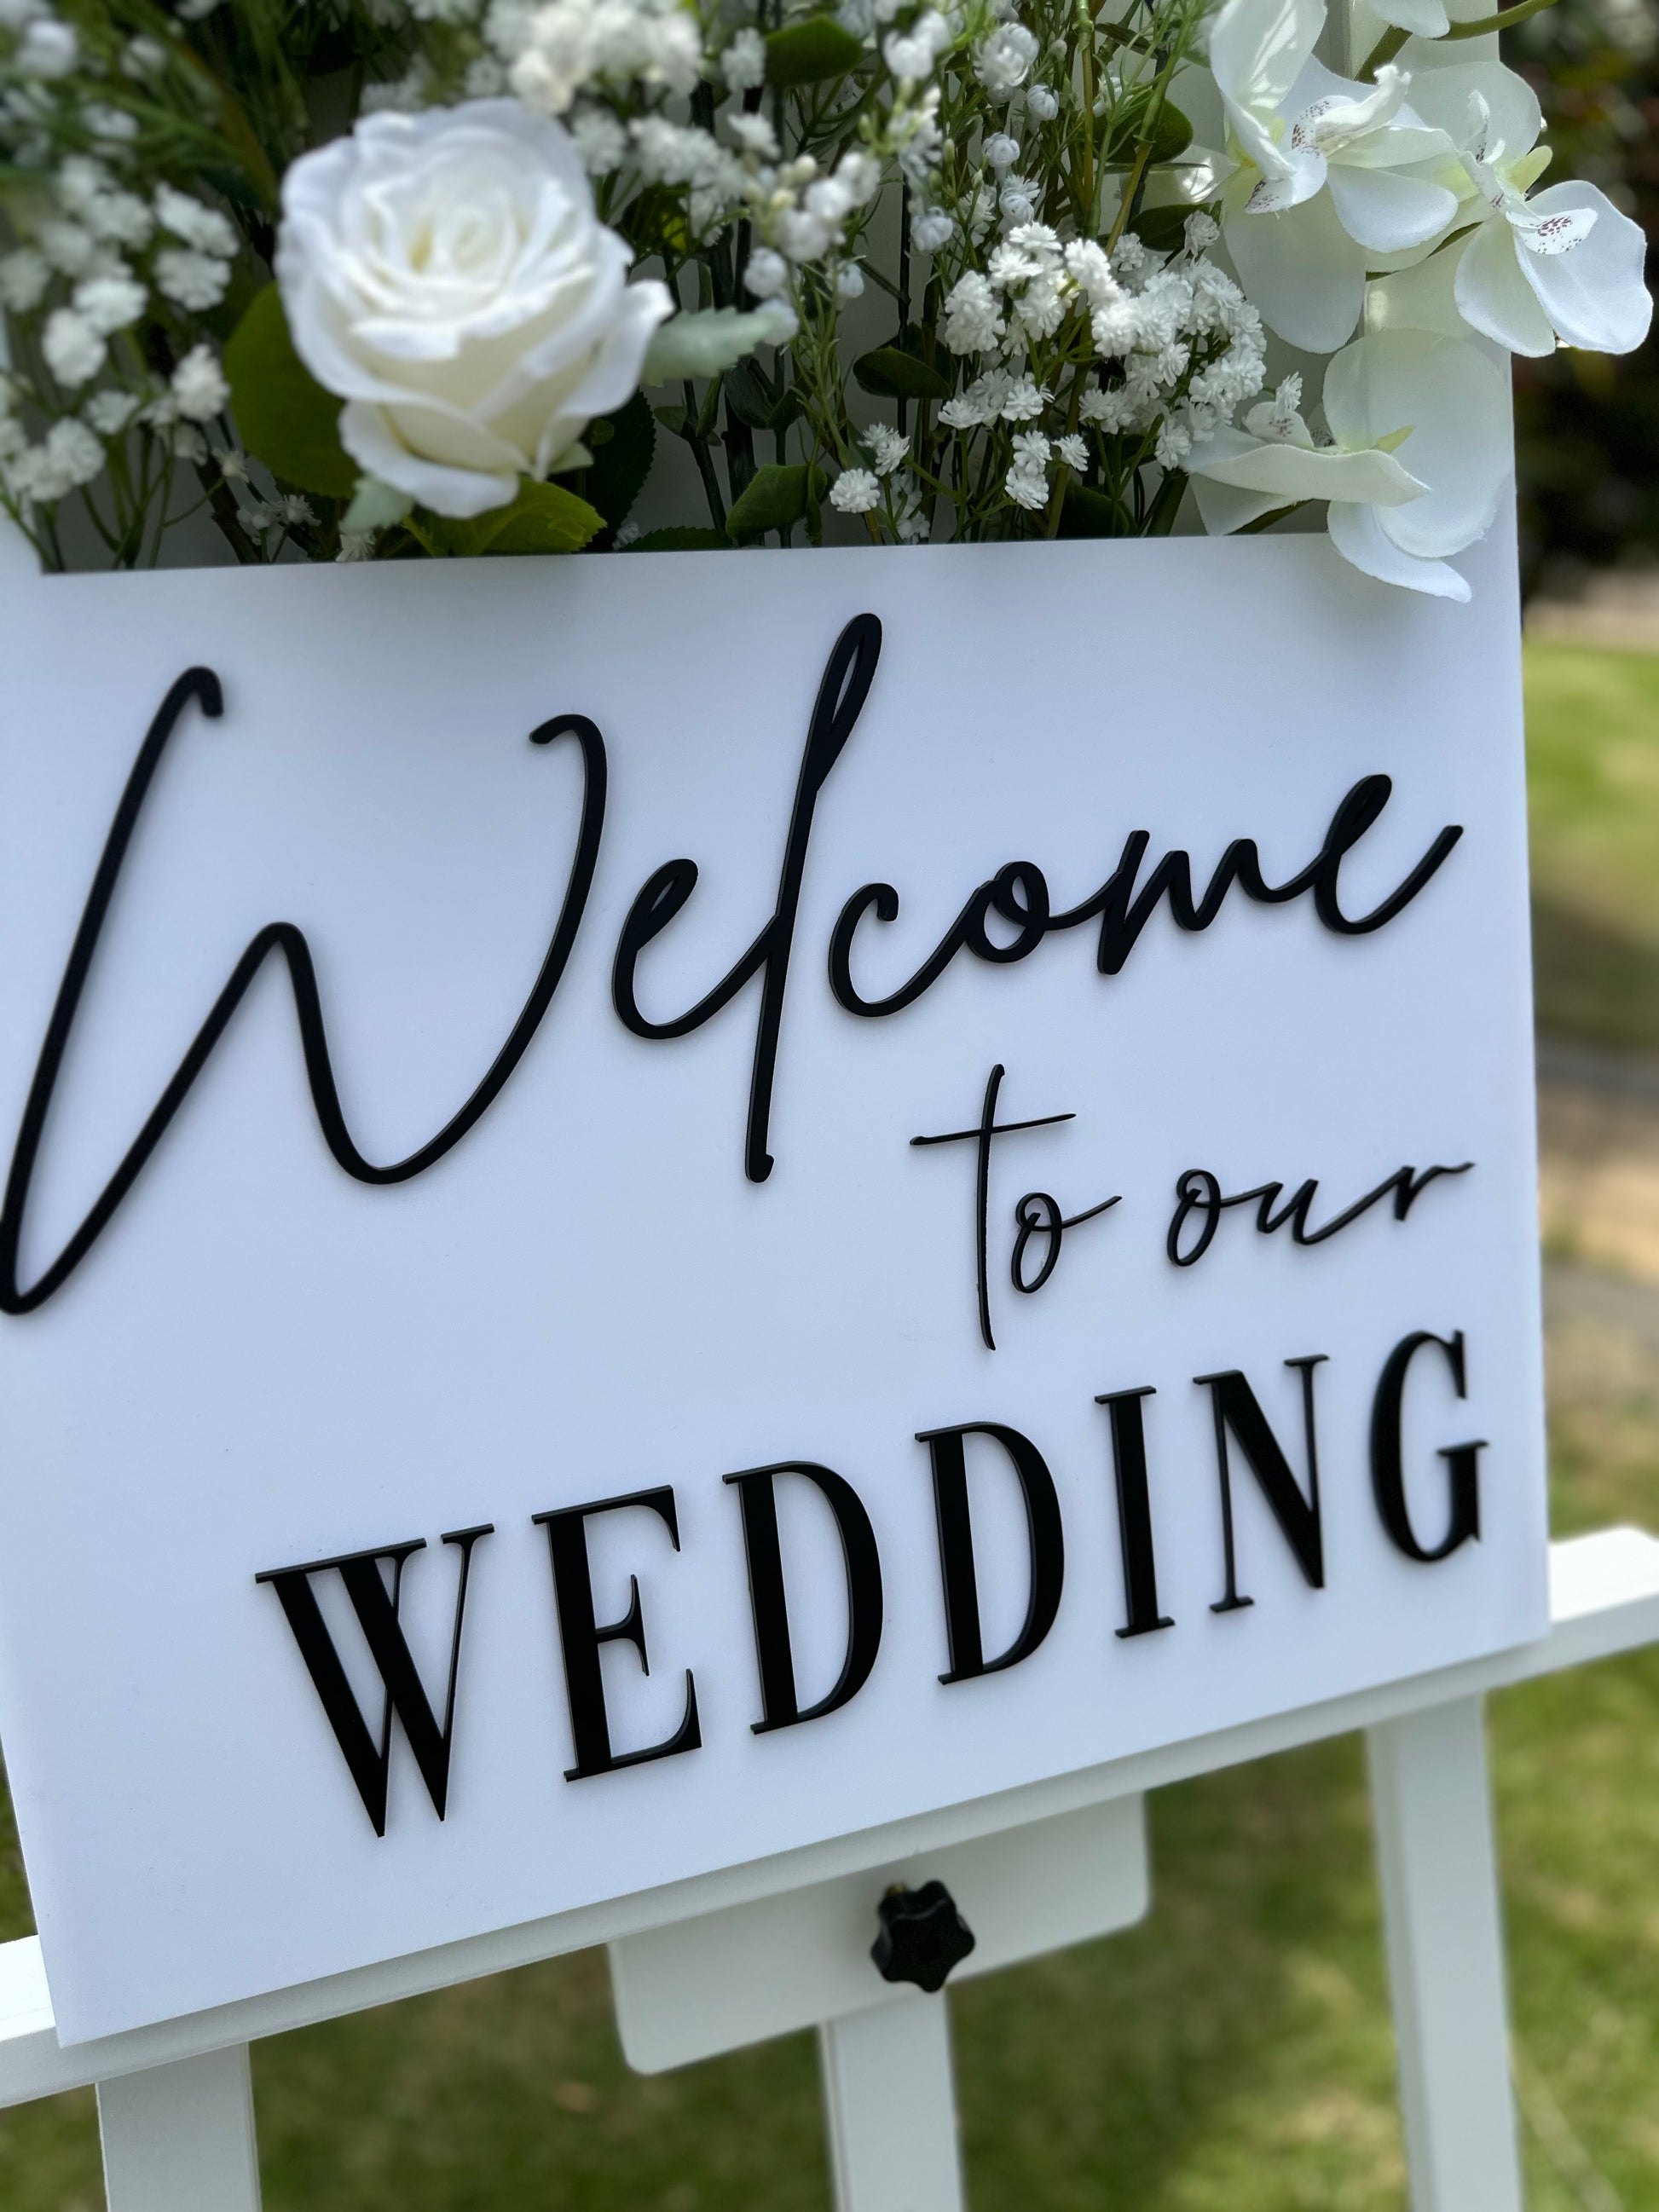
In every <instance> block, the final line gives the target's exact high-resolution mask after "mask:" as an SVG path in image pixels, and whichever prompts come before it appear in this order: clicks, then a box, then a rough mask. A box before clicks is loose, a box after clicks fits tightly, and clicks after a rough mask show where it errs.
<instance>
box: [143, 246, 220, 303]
mask: <svg viewBox="0 0 1659 2212" xmlns="http://www.w3.org/2000/svg"><path fill="white" fill-rule="evenodd" d="M155 282H156V284H157V287H158V288H159V289H161V291H162V292H164V293H165V294H166V295H167V298H168V299H169V300H172V301H174V302H175V303H176V305H178V306H179V307H185V308H187V309H188V310H189V311H190V312H191V313H192V314H200V313H203V312H204V310H205V309H206V308H209V307H217V306H218V304H219V302H220V301H221V300H222V299H223V298H224V296H225V294H226V292H227V291H228V289H230V264H229V263H228V262H225V261H216V260H215V259H214V258H213V257H212V256H211V255H210V254H207V253H197V252H192V251H191V249H190V248H189V247H187V246H167V247H166V248H165V249H164V250H163V251H162V252H160V253H158V254H157V255H156V257H155Z"/></svg>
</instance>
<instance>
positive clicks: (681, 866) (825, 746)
mask: <svg viewBox="0 0 1659 2212" xmlns="http://www.w3.org/2000/svg"><path fill="white" fill-rule="evenodd" d="M880 657H881V624H880V623H879V622H878V621H877V619H876V617H875V616H874V615H855V616H854V617H853V619H852V621H851V622H849V623H848V625H847V627H846V629H844V630H842V634H841V635H840V637H839V638H837V639H836V645H835V649H834V650H833V652H832V653H830V655H829V661H828V664H827V665H826V666H825V668H824V671H823V681H822V682H821V683H820V684H819V685H818V696H817V703H816V705H815V706H814V707H813V708H812V719H811V723H810V725H809V726H808V728H807V733H806V746H805V751H804V752H803V753H802V755H801V763H800V776H799V781H798V782H797V784H796V786H795V805H794V811H793V813H792V814H791V816H790V818H789V834H788V836H787V838H786V839H785V841H784V848H783V866H782V868H781V871H780V872H779V876H778V896H777V901H776V903H775V905H774V907H773V909H772V916H771V919H770V921H768V922H767V923H766V924H765V926H764V927H763V929H762V930H761V933H760V934H759V936H758V937H757V938H756V939H755V941H754V943H753V944H752V945H750V948H749V950H748V951H746V952H745V953H744V955H743V956H742V957H741V958H740V959H739V960H738V962H737V963H736V964H735V966H733V967H732V969H729V970H728V971H727V973H726V975H725V977H724V978H723V979H722V980H721V981H720V982H718V983H716V984H715V986H714V989H713V990H712V991H710V992H709V993H708V995H707V997H705V998H702V999H700V1000H698V1001H697V1003H696V1006H693V1007H692V1008H691V1009H690V1012H688V1013H684V1014H681V1015H680V1016H679V1017H678V1019H676V1020H673V1021H668V1022H653V1021H651V1020H649V1019H647V1017H646V1016H645V1015H644V1014H642V1013H641V1011H640V1005H639V1000H638V997H637V995H636V994H635V981H634V971H635V967H636V965H637V964H638V961H639V957H640V955H641V952H643V951H644V950H645V948H646V946H647V945H649V944H650V943H651V941H652V939H653V938H655V937H659V936H660V935H661V933H662V932H663V931H664V930H665V929H666V928H667V927H668V925H669V923H670V922H671V921H673V919H674V917H675V915H678V913H679V911H680V909H681V908H683V907H684V904H685V902H686V901H687V900H688V899H689V898H690V896H691V894H692V892H693V891H694V890H696V884H697V866H696V861H695V860H669V861H665V863H664V865H663V866H661V867H660V868H659V869H657V870H656V872H654V873H653V875H651V876H649V877H648V878H647V879H646V881H645V883H644V884H642V885H641V889H640V892H639V895H638V896H637V897H636V898H635V901H634V903H633V905H632V906H631V907H630V908H629V912H628V919H627V921H625V922H624V923H623V930H622V935H621V937H620V939H618V940H617V957H616V962H615V964H614V965H613V967H612V969H611V999H612V1001H613V1003H614V1004H615V1006H616V1009H617V1013H618V1014H619V1015H620V1016H621V1018H622V1019H623V1022H624V1023H625V1024H627V1026H628V1027H629V1029H630V1030H632V1031H633V1032H634V1035H635V1036H639V1037H649V1038H652V1039H655V1040H662V1039H667V1038H672V1037H683V1036H690V1033H691V1031H692V1030H698V1029H701V1028H702V1025H703V1024H704V1023H705V1022H707V1021H710V1020H712V1019H713V1018H714V1016H715V1015H716V1014H718V1013H719V1012H720V1011H721V1010H722V1008H724V1007H726V1006H729V1005H730V1004H731V1002H732V1000H733V999H734V998H736V996H737V994H738V992H739V991H741V990H742V989H743V987H744V984H745V983H747V982H749V981H750V979H751V978H752V977H753V976H755V975H759V974H760V973H761V971H762V970H764V971H765V977H766V980H765V981H764V983H763V985H762V987H761V1002H760V1012H759V1015H758V1018H757V1022H756V1026H755V1057H754V1065H753V1072H752V1074H751V1076H750V1087H749V1121H748V1130H747V1135H746V1137H745V1140H744V1174H745V1175H746V1176H748V1177H749V1180H750V1182H765V1181H766V1178H767V1177H768V1176H769V1175H770V1174H771V1172H772V1155H771V1153H770V1152H769V1151H768V1150H767V1143H768V1137H769V1129H770V1125H771V1119H772V1086H773V1082H774V1079H775V1076H776V1073H777V1060H778V1031H779V1028H780V1025H781V1023H782V1019H783V995H784V987H785V985H786V983H787V981H788V975H789V955H790V951H791V948H792V947H793V943H794V937H795V916H796V914H797V911H798V910H799V906H800V890H801V880H802V878H803V876H804V874H805V868H806V848H807V846H808V844H809V842H811V836H812V815H813V811H814V809H815V808H816V806H817V798H818V793H819V792H821V791H822V790H823V787H824V784H825V782H826V781H828V779H829V772H830V770H831V769H833V768H834V767H835V765H836V762H837V761H838V760H839V759H840V758H841V756H842V750H843V748H844V747H845V745H846V744H847V740H848V738H850V737H851V736H852V734H853V731H854V726H855V725H856V723H857V721H858V719H859V716H860V714H861V713H862V712H863V710H864V702H865V701H866V698H868V696H869V695H870V686H871V684H872V683H873V682H874V680H875V674H876V664H877V662H878V659H880Z"/></svg>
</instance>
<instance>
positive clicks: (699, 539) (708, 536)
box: [623, 527, 732, 553]
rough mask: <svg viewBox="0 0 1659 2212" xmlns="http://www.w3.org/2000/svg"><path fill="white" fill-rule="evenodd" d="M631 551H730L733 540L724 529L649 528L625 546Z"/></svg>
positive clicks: (625, 548)
mask: <svg viewBox="0 0 1659 2212" xmlns="http://www.w3.org/2000/svg"><path fill="white" fill-rule="evenodd" d="M623 550H624V551H625V552H629V553H729V552H730V551H731V550H732V540H731V539H730V538H728V537H727V536H726V532H724V531H723V530H694V529H686V528H684V527H679V528H675V529H672V530H647V532H646V533H645V535H644V537H643V538H635V540H634V542H633V544H631V545H629V546H625V547H624V548H623Z"/></svg>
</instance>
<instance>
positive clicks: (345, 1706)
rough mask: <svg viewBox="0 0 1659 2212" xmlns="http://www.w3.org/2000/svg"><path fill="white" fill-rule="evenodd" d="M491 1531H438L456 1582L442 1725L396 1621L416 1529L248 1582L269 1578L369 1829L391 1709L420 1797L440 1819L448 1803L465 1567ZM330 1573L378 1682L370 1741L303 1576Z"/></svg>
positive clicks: (377, 1827)
mask: <svg viewBox="0 0 1659 2212" xmlns="http://www.w3.org/2000/svg"><path fill="white" fill-rule="evenodd" d="M492 1532H493V1524H492V1523H491V1522H488V1521H486V1522H482V1523H481V1524H480V1525H479V1526H478V1527H477V1528H455V1529H452V1530H451V1532H450V1533H449V1534H447V1536H445V1537H444V1538H443V1540H442V1541H444V1542H445V1543H446V1544H454V1545H456V1546H458V1547H459V1551H460V1554H461V1565H460V1574H459V1581H458V1583H457V1584H456V1589H455V1624H454V1629H453V1634H452V1635H451V1638H450V1644H449V1682H448V1686H447V1689H446V1691H445V1693H444V1722H443V1726H442V1728H440V1727H439V1725H438V1723H437V1722H436V1720H435V1718H434V1717H433V1712H432V1706H431V1705H430V1703H429V1701H428V1698H427V1694H426V1691H425V1689H424V1688H423V1687H422V1682H421V1677H420V1674H419V1673H418V1671H417V1669H416V1665H415V1662H414V1659H413V1657H412V1656H410V1649H409V1644H408V1642H407V1640H406V1639H405V1638H404V1632H403V1625H402V1623H401V1622H400V1621H399V1620H398V1602H399V1601H400V1599H401V1597H402V1595H403V1579H404V1564H405V1562H406V1561H407V1560H408V1559H410V1555H411V1554H412V1553H416V1552H422V1551H424V1550H425V1549H426V1539H425V1538H424V1537H423V1536H416V1537H414V1538H412V1539H411V1540H410V1541H409V1542H408V1543H406V1544H385V1545H382V1546H381V1547H380V1549H379V1550H378V1551H372V1552H348V1553H343V1555H342V1556H341V1557H339V1558H338V1559H313V1561H311V1562H310V1564H309V1565H305V1566H295V1567H270V1568H267V1569H266V1571H264V1573H263V1574H259V1575H256V1576H255V1577H254V1580H255V1581H256V1582H261V1583H270V1586H271V1588H272V1589H274V1590H275V1591H276V1596H277V1600H278V1601H279V1602H280V1604H281V1606H282V1608H283V1613H284V1614H285V1615H286V1616H287V1619H288V1625H289V1627H290V1628H291V1629H292V1630H293V1632H294V1641H295V1643H296V1644H298V1645H299V1647H300V1656H301V1658H302V1659H303V1660H304V1661H305V1663H306V1672H307V1674H309V1675H310V1677H311V1681H312V1686H313V1689H314V1690H315V1691H316V1692H317V1695H318V1697H319V1699H321V1701H322V1707H323V1711H324V1713H325V1715H326V1716H327V1718H328V1724H329V1726H330V1728H331V1729H333V1731H334V1740H335V1741H336V1742H337V1744H338V1745H339V1747H340V1749H341V1751H342V1752H343V1753H344V1755H345V1763H346V1765H347V1766H348V1767H349V1770H350V1772H351V1778H352V1780H353V1781H354V1782H355V1783H356V1785H357V1795H358V1796H360V1797H361V1798H362V1801H363V1810H364V1811H365V1812H366V1813H367V1814H368V1817H369V1819H370V1820H371V1821H372V1822H373V1823H374V1832H375V1834H376V1835H377V1836H384V1835H385V1833H386V1785H387V1782H388V1780H389V1778H390V1775H391V1771H392V1715H393V1714H394V1713H396V1715H397V1717H398V1720H399V1721H400V1722H401V1723H403V1731H404V1741H406V1742H407V1744H408V1745H409V1747H410V1751H412V1752H413V1753H414V1754H415V1764H416V1766H418V1767H419V1769H420V1771H421V1779H422V1782H424V1783H425V1784H426V1790H427V1795H428V1797H430V1798H431V1800H432V1809H433V1811H434V1812H435V1814H437V1816H438V1818H439V1819H440V1820H442V1819H443V1817H444V1813H445V1809H446V1808H447V1804H448V1801H449V1753H450V1747H451V1744H452V1742H453V1738H454V1730H455V1683H456V1679H457V1676H458V1674H459V1669H460V1663H461V1623H462V1621H463V1620H464V1619H465V1613H466V1586H467V1581H468V1578H469V1576H470V1574H471V1566H472V1547H473V1546H474V1545H475V1544H476V1543H477V1541H478V1539H479V1537H480V1536H488V1535H489V1534H492ZM386 1565H390V1567H391V1570H392V1588H391V1589H390V1590H388V1589H386V1581H385V1577H384V1575H383V1572H382V1569H383V1567H385V1566H386ZM331 1571H333V1572H336V1573H337V1574H338V1576H339V1577H340V1580H341V1581H342V1582H343V1583H344V1584H345V1589H346V1595H347V1596H348V1597H349V1599H350V1600H351V1609H352V1611H353V1612H354V1613H356V1616H357V1622H358V1626H360V1627H361V1628H362V1632H363V1640H364V1642H365V1643H366V1644H368V1650H369V1656H370V1657H371V1658H372V1659H373V1660H374V1664H375V1666H376V1668H378V1669H379V1670H380V1680H381V1681H382V1682H383V1683H384V1684H385V1686H386V1705H385V1707H384V1709H383V1711H382V1713H381V1717H380V1741H379V1742H378V1743H376V1741H375V1740H374V1736H373V1735H370V1733H369V1729H368V1723H367V1722H366V1721H365V1720H364V1718H363V1717H362V1711H361V1710H360V1709H359V1706H358V1704H357V1700H356V1697H355V1696H354V1695H353V1694H352V1689H351V1685H350V1683H349V1681H348V1680H347V1679H346V1671H345V1668H344V1667H343V1666H342V1664H341V1663H340V1655H339V1653H338V1651H337V1650H336V1649H335V1645H334V1638H332V1637H331V1635H330V1633H329V1631H328V1624H327V1623H326V1621H325V1620H324V1619H323V1614H322V1608H321V1607H320V1606H319V1604H318V1602H317V1594H316V1592H315V1591H314V1590H313V1589H312V1587H311V1577H313V1575H322V1574H327V1573H329V1572H331Z"/></svg>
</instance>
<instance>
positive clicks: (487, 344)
mask: <svg viewBox="0 0 1659 2212" xmlns="http://www.w3.org/2000/svg"><path fill="white" fill-rule="evenodd" d="M629 258H630V256H629V249H628V247H627V246H626V244H625V243H624V242H623V240H622V239H620V238H618V237H617V234H616V233H615V232H614V231H612V230H607V229H606V228H605V225H604V224H603V223H602V222H600V221H599V217H598V216H597V215H596V214H595V212H594V208H593V195H592V190H591V188H590V186H589V185H588V181H587V175H586V170H585V169H584V167H583V164H582V159H581V155H580V153H579V152H578V150H577V149H576V146H575V143H574V140H573V139H572V138H571V137H570V134H569V132H568V131H566V130H565V129H564V128H563V127H562V125H560V124H558V123H556V122H555V121H554V120H553V119H552V118H550V117H545V116H536V115H532V114H531V113H530V112H528V110H526V108H525V107H523V106H520V103H519V102H518V101H517V100H471V101H468V102H466V103H465V104H464V105H463V106H459V107H452V108H428V109H427V110H426V111H425V112H422V113H420V114H416V115H374V116H370V117H368V118H366V119H365V120H364V121H362V122H361V123H359V124H358V125H357V127H356V131H354V132H353V133H352V135H351V137H349V138H344V139H339V140H337V141H336V142H335V143H334V144H332V145H331V146H325V147H323V148H322V149H320V150H319V151H318V152H317V153H314V154H307V155H302V156H301V159H300V160H299V161H295V163H294V165H293V167H291V168H290V169H289V172H288V174H287V176H286V178H285V179H284V180H283V222H282V228H281V232H280V234H279V237H278V241H277V248H276V281H277V283H278V285H279V286H280V288H281V290H282V295H283V307H284V309H285V311H286V313H287V316H288V324H289V331H291V332H292V334H293V338H294V344H295V349H296V351H297V352H298V353H299V356H300V358H301V360H302V361H303V362H304V363H305V365H306V367H307V368H308V369H309V370H310V371H311V374H313V376H314V377H315V378H316V380H317V381H318V382H319V384H320V385H321V386H323V388H324V389H325V391H327V392H334V393H337V395H338V397H339V398H342V399H343V400H344V401H345V403H346V404H345V406H344V407H343V409H342V410H341V413H340V441H341V443H342V444H343V446H344V447H345V449H346V451H347V452H348V453H349V454H350V455H351V457H352V459H354V460H356V461H357V462H359V463H360V464H361V465H362V467H363V468H364V469H365V470H366V471H368V474H369V475H370V476H372V477H378V478H380V481H381V482H382V483H389V484H393V485H395V486H396V487H397V488H398V490H400V491H404V492H407V493H409V494H410V496H411V497H412V498H414V499H415V500H416V501H419V503H420V504H421V505H422V507H428V508H430V509H431V511H432V512H433V513H435V514H445V515H452V516H457V517H466V516H471V515H477V514H483V513H485V512H486V511H487V510H488V509H489V508H490V507H505V506H507V504H508V503H509V501H512V500H513V498H514V497H515V495H517V492H518V489H519V480H520V477H524V476H533V477H544V476H546V475H547V474H548V472H549V471H550V469H551V468H552V467H553V466H554V465H556V463H557V462H558V461H559V460H560V459H561V458H562V456H563V455H564V454H566V453H568V452H569V450H570V448H571V447H573V446H574V444H575V443H576V441H577V440H578V439H579V438H580V436H581V434H582V431H583V429H584V428H586V424H587V423H588V422H589V421H590V420H591V419H592V416H595V415H604V414H607V413H609V412H610V411H611V409H613V408H616V407H620V406H621V405H622V404H623V402H624V401H625V400H626V399H628V398H629V397H630V396H631V395H632V393H633V392H635V390H636V389H637V387H638V385H639V381H640V372H641V367H642V365H643V362H644V360H645V352H646V348H647V345H648V344H649V343H650V341H651V336H652V333H653V331H654V330H655V329H656V327H657V325H658V324H659V323H660V322H661V321H662V320H663V319H664V318H665V316H667V315H668V314H669V313H671V311H672V307H673V301H672V300H671V297H670V295H669V292H668V289H667V287H666V286H665V284H662V283H657V282H655V281H654V280H653V281H650V282H647V283H639V284H629V283H627V282H626V281H625V277H626V272H627V269H628V264H629Z"/></svg>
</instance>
